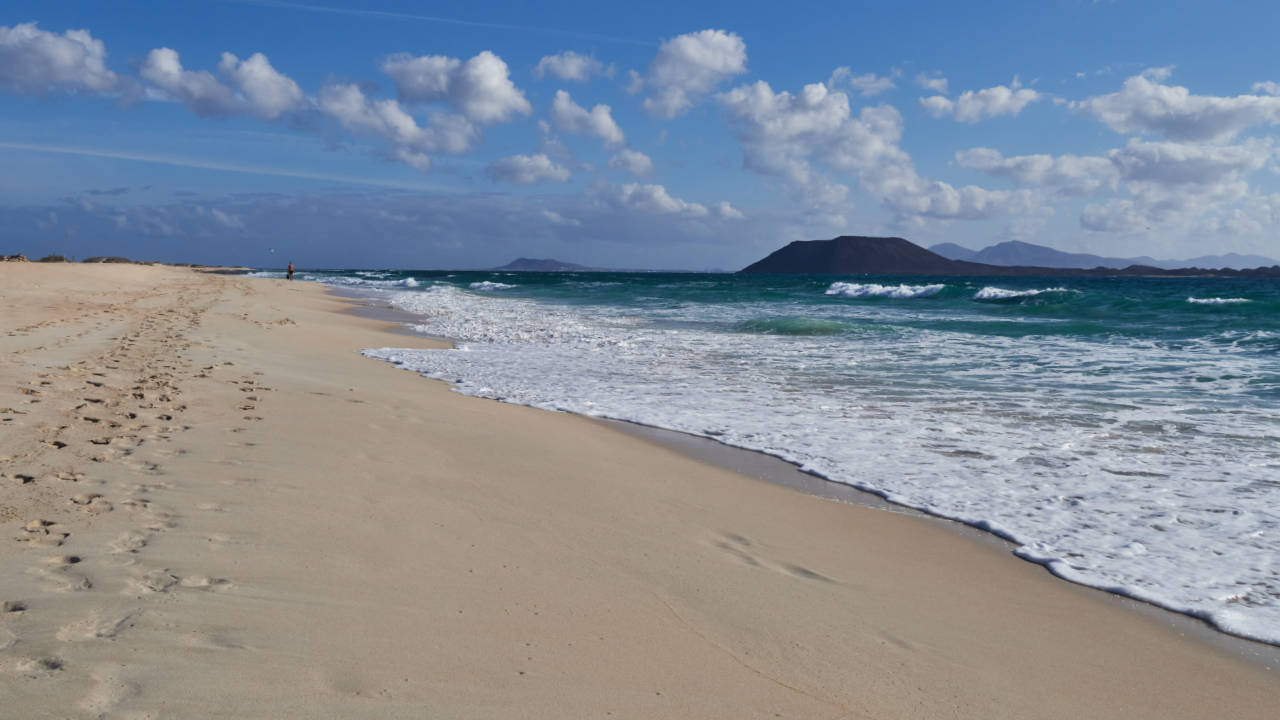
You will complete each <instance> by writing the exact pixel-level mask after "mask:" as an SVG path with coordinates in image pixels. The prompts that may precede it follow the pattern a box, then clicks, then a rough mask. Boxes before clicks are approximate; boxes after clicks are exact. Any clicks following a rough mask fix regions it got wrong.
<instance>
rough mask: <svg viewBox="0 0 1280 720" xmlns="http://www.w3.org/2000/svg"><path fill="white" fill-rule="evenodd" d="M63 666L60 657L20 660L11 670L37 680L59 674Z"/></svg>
mask: <svg viewBox="0 0 1280 720" xmlns="http://www.w3.org/2000/svg"><path fill="white" fill-rule="evenodd" d="M63 664H64V663H63V662H62V658H60V657H53V656H50V657H42V658H22V659H19V660H18V661H17V662H16V663H15V664H14V665H13V670H14V671H15V672H16V673H17V674H19V675H21V676H23V677H26V678H29V679H31V680H38V679H40V678H45V677H49V676H51V675H53V674H54V673H57V672H60V671H61V670H62V667H63Z"/></svg>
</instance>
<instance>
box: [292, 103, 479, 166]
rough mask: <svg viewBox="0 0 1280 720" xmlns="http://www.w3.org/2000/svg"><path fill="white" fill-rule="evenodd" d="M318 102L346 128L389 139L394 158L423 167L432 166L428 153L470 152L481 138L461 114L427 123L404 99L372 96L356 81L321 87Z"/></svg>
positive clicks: (433, 118)
mask: <svg viewBox="0 0 1280 720" xmlns="http://www.w3.org/2000/svg"><path fill="white" fill-rule="evenodd" d="M316 105H317V107H318V108H319V110H320V112H321V113H323V114H325V115H327V116H329V117H331V118H333V119H334V120H336V121H337V122H338V124H339V125H341V126H342V127H343V128H345V129H347V130H350V131H351V132H353V133H356V134H359V135H367V136H371V137H376V138H380V139H382V140H384V141H386V142H387V143H389V144H390V145H391V146H392V147H391V149H390V157H391V158H392V159H394V160H397V161H399V162H402V163H405V164H406V165H409V166H410V167H413V168H416V169H418V170H421V171H426V170H427V169H428V168H429V167H430V158H429V157H428V156H427V155H426V153H428V152H448V153H461V152H466V151H467V150H469V149H470V148H471V146H472V145H473V144H474V143H475V142H476V140H477V139H478V138H479V131H477V130H476V128H475V126H474V125H472V124H471V122H470V121H468V120H467V119H466V118H464V117H462V116H461V115H454V114H452V113H436V114H435V115H432V116H431V118H430V119H429V121H428V123H427V125H426V126H425V127H423V126H421V125H419V124H418V121H417V120H416V119H415V118H414V117H413V116H412V115H410V114H409V113H408V112H407V111H406V110H405V109H404V108H403V107H402V106H401V105H400V103H398V102H396V101H395V100H371V99H369V98H367V97H365V94H364V92H363V91H362V90H360V88H359V87H357V86H356V85H352V84H345V85H327V86H325V87H323V88H321V89H320V93H319V94H318V95H317V97H316Z"/></svg>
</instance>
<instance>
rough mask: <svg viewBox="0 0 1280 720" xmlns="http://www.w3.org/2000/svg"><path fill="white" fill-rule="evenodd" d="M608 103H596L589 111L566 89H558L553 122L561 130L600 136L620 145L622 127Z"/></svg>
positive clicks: (553, 106) (552, 114)
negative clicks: (614, 119) (576, 101)
mask: <svg viewBox="0 0 1280 720" xmlns="http://www.w3.org/2000/svg"><path fill="white" fill-rule="evenodd" d="M610 113H611V109H610V107H609V106H608V105H596V106H595V107H593V108H591V110H590V111H588V110H587V109H586V108H584V107H582V106H581V105H578V104H577V103H575V102H574V101H573V98H571V97H569V93H567V92H565V91H564V90H557V91H556V96H555V99H554V100H552V101H551V122H552V124H553V125H555V127H556V128H557V129H559V130H563V131H564V132H567V133H573V134H575V135H590V136H592V137H598V138H600V139H601V140H603V141H604V142H605V144H606V145H619V144H621V143H622V141H623V139H624V137H623V134H622V129H621V128H619V127H618V124H617V123H616V122H614V121H613V116H612V115H611V114H610Z"/></svg>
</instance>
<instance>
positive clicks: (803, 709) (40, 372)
mask: <svg viewBox="0 0 1280 720" xmlns="http://www.w3.org/2000/svg"><path fill="white" fill-rule="evenodd" d="M353 304H354V303H353V301H350V300H346V299H343V298H339V297H336V296H334V295H331V294H329V293H327V292H326V290H325V288H323V287H322V286H319V285H315V284H310V283H301V282H295V283H289V282H285V281H280V280H268V279H256V278H245V277H236V276H227V275H214V274H202V273H199V272H195V271H192V270H187V269H177V268H166V267H143V266H133V265H111V266H107V265H93V266H84V265H35V264H25V263H7V264H0V307H3V308H4V311H3V313H0V349H2V350H3V352H2V353H0V358H2V361H0V473H2V474H3V477H0V525H2V527H3V535H2V536H0V602H2V603H3V613H0V716H3V717H23V718H46V717H48V718H53V717H57V718H61V717H71V718H100V717H101V718H165V717H181V718H203V717H229V718H247V717H253V718H259V717H260V718H280V717H342V718H347V717H376V718H389V717H405V718H422V717H448V718H512V717H528V718H580V717H601V718H604V717H613V718H654V717H679V718H756V717H760V718H774V717H785V718H832V719H834V718H1077V717H1125V718H1203V717H1231V718H1269V717H1274V713H1275V712H1276V708H1277V707H1280V674H1277V672H1276V671H1274V670H1269V669H1267V668H1265V667H1263V666H1262V665H1261V664H1259V663H1255V662H1248V661H1246V660H1243V659H1241V658H1239V657H1237V656H1235V655H1233V654H1232V653H1230V652H1226V651H1222V650H1219V649H1216V648H1213V647H1210V646H1207V645H1205V644H1203V643H1200V642H1196V641H1194V640H1192V639H1188V638H1187V637H1183V636H1182V635H1181V634H1180V633H1179V632H1178V630H1177V628H1176V626H1171V625H1170V624H1169V623H1167V622H1162V621H1161V620H1160V619H1159V618H1158V617H1154V616H1151V615H1144V614H1139V613H1135V612H1133V611H1132V610H1131V609H1129V608H1127V607H1125V606H1124V604H1123V603H1122V602H1121V601H1119V600H1117V599H1112V598H1109V597H1108V596H1105V595H1102V594H1101V593H1097V592H1093V591H1088V590H1085V589H1082V588H1079V587H1076V586H1073V585H1071V584H1069V583H1066V582H1064V581H1062V580H1059V579H1056V578H1054V577H1053V576H1051V575H1050V574H1049V573H1048V572H1046V571H1045V570H1044V569H1043V568H1041V567H1039V566H1036V565H1033V564H1030V563H1027V562H1023V561H1021V560H1018V559H1016V558H1015V557H1012V556H1011V555H1010V554H1008V553H1007V552H1005V551H1002V550H1001V549H1000V548H998V547H996V546H994V545H993V544H991V543H986V542H982V541H980V540H976V539H972V538H969V537H966V536H964V535H963V534H959V533H956V532H953V531H950V530H948V529H946V528H943V527H940V526H939V524H938V523H936V522H932V521H928V520H922V519H920V518H915V517H909V516H905V515H901V514H897V513H893V512H887V511H884V510H878V509H873V508H866V507H860V506H856V505H851V504H848V503H841V502H835V501H832V500H828V499H824V498H819V497H814V496H812V495H808V494H804V493H801V492H798V491H796V490H793V489H789V488H785V487H780V486H777V485H774V484H770V483H766V482H761V481H759V480H756V479H754V478H751V477H747V476H744V475H741V474H738V473H735V472H732V471H730V470H727V469H723V468H721V467H717V466H714V465H711V464H708V463H705V462H701V461H699V460H697V459H695V458H691V457H688V456H686V455H682V454H679V453H676V452H674V451H672V450H670V449H667V448H664V447H661V446H659V445H657V444H655V443H652V442H648V441H646V440H644V439H641V438H637V437H634V436H632V435H629V434H626V433H623V432H620V431H618V430H616V429H612V428H610V427H608V426H606V425H604V424H602V423H599V422H596V421H592V420H589V419H586V418H581V417H577V416H573V415H568V414H564V413H552V412H546V411H541V410H534V409H529V408H524V407H517V406H512V405H504V404H501V403H497V402H493V401H486V400H478V399H474V398H468V397H464V396H461V395H459V394H456V393H453V392H450V391H449V388H448V386H447V385H445V384H443V383H439V382H433V381H427V380H424V379H422V378H420V377H418V376H416V375H414V374H412V373H409V372H405V371H403V370H399V369H397V368H395V367H394V366H392V365H390V364H387V363H383V362H379V361H376V360H372V359H369V358H366V357H363V356H361V355H360V354H359V350H360V349H362V348H368V347H383V346H400V347H415V346H416V347H426V346H429V345H430V343H431V342H432V341H430V340H427V339H425V338H416V337H413V336H410V335H407V334H405V333H403V332H399V331H397V327H396V326H395V325H394V324H390V323H386V322H380V321H376V320H372V319H368V318H366V317H361V316H359V315H357V314H355V313H353V312H351V311H350V310H351V308H352V306H353Z"/></svg>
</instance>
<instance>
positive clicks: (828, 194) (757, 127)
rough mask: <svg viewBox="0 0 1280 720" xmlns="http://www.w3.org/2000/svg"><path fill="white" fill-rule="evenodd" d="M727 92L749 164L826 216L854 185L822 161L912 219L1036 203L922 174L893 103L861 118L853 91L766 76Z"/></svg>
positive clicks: (974, 214)
mask: <svg viewBox="0 0 1280 720" xmlns="http://www.w3.org/2000/svg"><path fill="white" fill-rule="evenodd" d="M719 97H720V101H721V102H722V103H723V104H724V105H725V107H726V108H727V109H728V111H729V115H730V118H731V120H732V121H733V122H734V123H735V125H736V131H737V135H738V140H739V142H740V143H741V144H742V149H743V155H744V161H745V164H746V166H747V167H748V168H750V169H752V170H756V171H757V172H761V173H764V174H770V175H779V176H782V177H785V178H787V179H788V180H789V181H791V182H792V183H793V184H794V185H795V186H796V187H797V188H798V189H800V191H801V192H802V193H803V196H804V200H805V201H806V203H807V204H808V205H809V206H810V207H811V208H813V209H814V210H815V211H817V212H819V213H825V214H829V215H833V216H838V215H839V213H840V212H841V209H842V207H843V205H844V203H845V202H846V195H847V192H848V188H846V187H845V186H844V185H842V184H840V183H837V182H835V181H833V180H832V179H831V178H830V177H828V176H827V175H826V174H825V173H823V172H821V171H819V170H817V169H815V167H814V164H815V163H817V164H822V165H826V166H827V167H828V168H830V169H832V170H836V171H841V172H849V171H852V172H855V173H857V175H858V178H859V180H860V182H861V184H862V186H863V188H865V189H866V190H868V191H869V192H871V193H872V194H873V195H875V196H876V197H877V198H879V199H880V201H881V202H883V203H884V204H885V205H886V206H887V207H889V208H890V209H892V210H894V211H895V212H896V213H898V214H899V215H900V216H902V217H903V218H908V219H909V218H913V217H931V218H939V219H951V218H964V219H977V218H984V217H989V216H992V215H995V214H999V213H1004V212H1020V211H1024V210H1026V209H1028V208H1030V207H1031V206H1032V204H1033V202H1032V200H1033V198H1032V195H1031V194H1030V193H1029V192H1027V191H1001V190H986V189H983V188H979V187H973V186H970V187H964V188H954V187H952V186H951V185H948V184H946V183H941V182H933V181H929V180H926V179H924V178H921V177H920V176H919V175H918V174H917V173H916V171H915V168H914V166H913V165H912V162H911V158H910V156H909V155H907V153H906V152H904V151H903V150H902V148H901V147H899V146H898V142H899V140H900V139H901V137H902V116H901V115H900V114H899V113H898V111H897V110H895V109H894V108H893V107H892V106H889V105H880V106H876V107H867V108H863V109H862V110H861V111H860V112H859V114H858V115H857V116H856V117H855V116H854V115H853V114H852V112H851V111H850V109H849V99H848V96H846V95H845V94H844V93H841V92H832V91H829V90H828V89H827V87H826V85H823V84H821V83H813V84H810V85H806V86H804V88H803V89H802V90H801V91H800V92H799V93H797V94H795V95H792V94H791V93H789V92H785V91H784V92H776V93H775V92H774V91H773V89H772V88H770V87H769V85H768V83H765V82H763V81H759V82H756V83H754V84H751V85H744V86H741V87H738V88H735V89H734V90H731V91H729V92H727V93H723V94H721V95H720V96H719Z"/></svg>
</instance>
